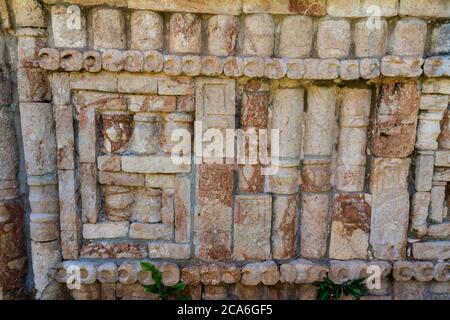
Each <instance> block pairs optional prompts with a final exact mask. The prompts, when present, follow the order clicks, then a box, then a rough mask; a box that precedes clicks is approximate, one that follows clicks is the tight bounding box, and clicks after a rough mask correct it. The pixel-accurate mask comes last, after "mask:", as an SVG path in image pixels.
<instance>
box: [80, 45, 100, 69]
mask: <svg viewBox="0 0 450 320" xmlns="http://www.w3.org/2000/svg"><path fill="white" fill-rule="evenodd" d="M83 68H84V69H85V70H86V71H89V72H100V70H101V69H102V57H101V55H100V53H99V52H98V51H95V50H89V51H85V52H83Z"/></svg>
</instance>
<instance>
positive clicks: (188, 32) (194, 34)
mask: <svg viewBox="0 0 450 320" xmlns="http://www.w3.org/2000/svg"><path fill="white" fill-rule="evenodd" d="M169 28H170V36H169V50H170V51H171V52H174V53H199V52H200V50H201V46H202V43H201V20H200V18H199V17H198V16H197V15H195V14H191V13H174V14H172V16H171V17H170V27H169Z"/></svg>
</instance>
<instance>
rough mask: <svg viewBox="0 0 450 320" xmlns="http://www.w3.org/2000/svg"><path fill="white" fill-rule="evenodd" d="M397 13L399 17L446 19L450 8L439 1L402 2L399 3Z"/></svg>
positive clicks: (412, 0) (403, 0)
mask: <svg viewBox="0 0 450 320" xmlns="http://www.w3.org/2000/svg"><path fill="white" fill-rule="evenodd" d="M399 13H400V14H401V15H410V16H419V17H441V18H448V16H449V15H450V8H449V6H448V3H446V2H445V1H441V0H425V1H414V0H402V1H400V7H399Z"/></svg>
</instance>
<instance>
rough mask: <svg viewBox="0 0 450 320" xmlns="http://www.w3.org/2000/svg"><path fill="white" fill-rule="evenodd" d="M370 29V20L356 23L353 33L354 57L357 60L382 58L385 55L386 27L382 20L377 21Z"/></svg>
mask: <svg viewBox="0 0 450 320" xmlns="http://www.w3.org/2000/svg"><path fill="white" fill-rule="evenodd" d="M376 23H378V24H379V25H378V26H377V28H372V25H371V21H370V18H369V19H364V20H361V21H358V22H357V23H356V24H355V30H354V32H353V41H354V43H355V55H356V57H358V58H364V57H382V56H384V55H385V53H386V48H387V34H388V26H387V22H386V20H384V19H380V20H379V21H377V22H376Z"/></svg>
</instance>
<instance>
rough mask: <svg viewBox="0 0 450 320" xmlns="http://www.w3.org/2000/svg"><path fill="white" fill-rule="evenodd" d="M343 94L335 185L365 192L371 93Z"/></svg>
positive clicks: (340, 188)
mask: <svg viewBox="0 0 450 320" xmlns="http://www.w3.org/2000/svg"><path fill="white" fill-rule="evenodd" d="M342 94H343V98H342V105H341V109H340V120H339V126H340V131H339V138H338V150H339V152H338V157H337V163H338V166H337V169H336V176H335V184H336V188H337V189H338V190H342V191H347V192H351V191H359V192H361V191H363V188H364V180H365V164H366V145H367V126H368V124H369V115H370V103H371V91H370V90H369V89H365V88H360V89H357V88H348V89H344V90H343V93H342Z"/></svg>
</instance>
